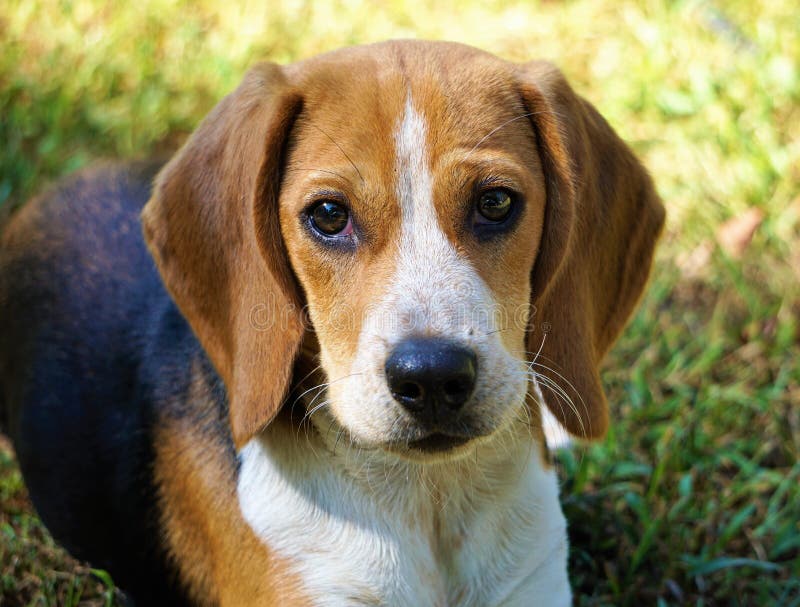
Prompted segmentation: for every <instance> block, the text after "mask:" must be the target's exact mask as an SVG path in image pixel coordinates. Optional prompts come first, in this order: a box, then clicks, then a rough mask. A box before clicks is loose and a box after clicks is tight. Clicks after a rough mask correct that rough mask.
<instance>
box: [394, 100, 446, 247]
mask: <svg viewBox="0 0 800 607" xmlns="http://www.w3.org/2000/svg"><path fill="white" fill-rule="evenodd" d="M395 144H396V146H397V148H396V152H397V169H398V171H397V172H398V184H397V190H398V191H397V195H398V197H399V199H400V209H401V211H402V217H403V237H405V239H406V240H407V239H408V238H409V237H411V240H412V241H413V236H414V227H415V224H416V227H417V228H419V229H427V230H437V231H438V226H437V225H436V211H435V209H434V207H433V179H432V177H431V173H430V170H429V168H428V160H429V159H428V154H427V129H426V127H425V121H424V119H423V118H422V116H420V115H419V114H418V113H417V111H416V110H415V109H414V104H413V102H412V101H411V95H410V94H409V95H408V97H406V105H405V110H404V112H403V121H402V123H401V124H400V128H399V129H398V130H397V134H396V135H395ZM443 236H444V235H443V234H442V237H443ZM404 244H408V243H404Z"/></svg>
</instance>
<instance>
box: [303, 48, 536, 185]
mask: <svg viewBox="0 0 800 607" xmlns="http://www.w3.org/2000/svg"><path fill="white" fill-rule="evenodd" d="M291 71H292V72H293V73H290V77H291V78H292V79H293V80H294V81H295V82H297V84H298V88H299V89H300V90H301V91H302V94H303V98H304V104H303V112H302V114H301V116H300V118H299V120H298V122H297V124H296V128H295V129H294V134H293V141H292V145H291V149H292V150H293V151H295V152H297V151H303V152H306V153H311V154H313V160H314V161H315V163H316V166H317V167H318V166H319V163H320V161H323V160H325V159H328V158H329V159H330V161H331V163H333V164H336V165H338V166H340V168H341V171H339V170H338V169H337V172H338V173H339V174H340V175H342V176H344V177H346V178H347V179H352V178H355V179H360V178H361V176H360V175H358V174H357V173H358V171H357V170H356V169H355V167H353V166H352V165H351V164H350V163H349V162H348V160H347V157H349V158H350V159H351V160H352V161H353V164H355V165H356V166H358V167H361V166H366V167H369V169H370V170H373V171H374V170H375V169H378V170H380V169H381V168H383V169H384V170H385V171H389V172H391V171H393V169H394V165H395V162H396V158H395V154H394V142H395V139H396V137H397V134H398V130H399V128H400V125H401V124H402V123H403V120H404V117H405V115H406V113H407V110H408V108H409V100H410V104H411V107H413V108H414V110H415V111H416V112H417V113H418V114H419V115H420V116H421V117H422V119H423V121H424V124H425V142H424V143H425V146H426V156H427V158H428V161H429V162H430V168H431V169H432V170H434V171H436V170H437V169H439V168H442V167H441V166H440V165H441V164H442V163H444V164H448V163H451V162H455V161H456V159H462V160H463V159H464V158H466V157H469V158H470V159H471V160H473V161H474V162H478V161H479V160H480V159H481V158H482V157H486V156H489V157H490V158H492V159H501V158H497V157H498V155H500V156H502V155H503V154H506V155H510V156H511V157H514V156H515V150H516V151H517V152H526V153H527V152H529V151H530V149H529V148H530V144H531V140H532V130H531V128H530V126H529V124H528V121H527V120H521V119H520V118H524V115H525V108H524V106H523V104H522V102H521V100H520V97H519V95H518V94H517V90H516V85H515V80H514V78H513V68H512V66H511V64H509V63H507V62H505V61H502V60H500V59H497V58H496V57H494V56H492V55H488V54H486V53H483V52H480V51H476V50H475V49H470V48H467V47H461V46H459V45H440V44H437V43H424V42H419V43H416V42H405V43H385V44H381V45H373V46H368V47H358V48H354V49H344V50H342V51H338V52H335V53H332V54H329V55H323V56H321V57H319V58H316V59H314V60H313V61H310V62H306V63H300V64H296V65H295V66H292V68H291ZM515 119H517V120H515ZM509 121H511V122H509ZM504 125H507V128H506V127H505V126H504ZM495 129H497V130H496V131H495V132H494V133H492V131H494V130H495ZM490 133H491V136H489V137H487V135H490ZM476 146H478V147H477V148H476ZM305 155H306V154H301V155H300V158H297V157H296V155H295V157H294V158H293V160H294V161H298V160H299V161H301V162H302V161H303V160H304V158H303V157H304V156H305ZM381 172H383V171H381Z"/></svg>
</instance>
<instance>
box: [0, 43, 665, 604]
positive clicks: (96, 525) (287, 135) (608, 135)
mask: <svg viewBox="0 0 800 607" xmlns="http://www.w3.org/2000/svg"><path fill="white" fill-rule="evenodd" d="M663 220H664V210H663V207H662V205H661V203H660V201H659V199H658V197H657V195H656V193H655V191H654V189H653V185H652V183H651V180H650V177H649V176H648V174H647V173H646V171H645V170H644V169H643V168H642V166H641V165H640V164H639V162H638V161H637V160H636V158H635V157H634V155H633V154H632V153H631V151H630V149H629V148H628V147H627V146H626V145H625V144H624V143H623V142H622V141H621V140H620V139H619V138H618V137H617V136H616V135H615V134H614V132H613V131H612V129H611V128H610V127H609V126H608V124H607V123H606V122H605V121H604V120H603V118H601V117H600V115H599V114H598V113H597V112H596V111H595V109H594V108H593V107H592V106H591V105H590V104H589V103H588V102H586V101H585V100H583V99H582V98H581V97H579V96H578V95H576V94H575V93H574V92H573V91H572V89H571V88H570V87H569V85H568V84H567V83H566V81H565V80H564V78H563V76H562V75H561V74H560V73H559V71H558V70H556V69H555V68H554V67H552V66H551V65H549V64H547V63H541V62H533V63H528V64H523V65H518V64H513V63H509V62H507V61H504V60H501V59H498V58H497V57H495V56H493V55H490V54H487V53H485V52H481V51H479V50H476V49H473V48H470V47H467V46H463V45H460V44H452V43H443V42H419V41H399V42H398V41H394V42H386V43H382V44H376V45H370V46H363V47H355V48H348V49H344V50H339V51H335V52H332V53H329V54H325V55H321V56H318V57H315V58H313V59H309V60H307V61H302V62H299V63H296V64H293V65H288V66H282V67H281V66H277V65H272V64H263V65H259V66H257V67H255V68H254V69H252V70H251V71H250V72H249V73H248V74H247V75H246V76H245V78H244V81H243V82H242V84H241V85H240V86H239V88H237V89H236V90H235V91H234V92H233V93H232V94H230V95H229V96H228V97H226V98H225V99H224V100H222V101H221V102H220V104H219V105H218V106H217V107H216V108H215V109H214V110H213V111H212V112H211V113H210V114H209V116H208V117H207V118H206V119H205V120H204V121H203V123H202V124H201V125H200V126H199V128H198V129H197V131H196V132H195V133H194V134H193V135H192V137H191V138H190V139H189V140H188V142H187V143H186V144H185V145H184V146H183V148H182V149H181V150H180V151H179V152H178V153H177V154H175V156H174V157H173V158H172V159H171V160H170V161H169V162H168V163H166V165H164V166H160V165H159V164H158V163H141V164H128V165H106V166H102V167H99V168H93V169H89V170H87V171H84V172H83V173H80V174H78V175H77V176H74V177H72V178H71V179H68V180H66V181H65V182H63V183H62V184H60V185H58V186H57V187H56V188H55V189H53V190H52V191H50V192H49V193H47V194H45V195H43V196H42V197H40V198H38V199H36V200H34V201H32V202H30V203H29V204H27V205H25V206H24V207H22V208H21V209H20V210H19V211H18V212H16V213H15V214H14V215H12V216H11V218H10V219H9V220H8V221H7V222H6V224H5V226H4V228H3V231H2V240H0V412H1V413H2V420H3V424H4V428H5V429H6V431H7V432H8V433H9V435H10V436H11V437H12V439H13V441H14V445H15V447H16V450H17V454H18V456H19V462H20V465H21V468H22V472H23V475H24V477H25V480H26V483H27V486H28V488H29V489H30V494H31V497H32V499H33V503H34V505H35V506H36V509H37V510H38V512H39V514H40V515H41V517H42V519H43V520H44V522H45V523H46V525H47V526H48V528H49V529H50V530H51V531H52V533H53V535H54V537H55V538H56V539H57V540H58V541H59V542H61V543H62V544H63V545H64V546H65V547H66V548H67V549H68V550H69V551H70V552H72V553H73V554H74V555H75V556H77V557H78V558H81V559H86V560H88V561H90V562H91V563H92V564H93V565H95V566H97V567H102V568H104V569H107V570H108V571H109V572H110V573H111V575H112V576H113V578H114V580H115V581H116V582H117V583H118V584H119V585H120V587H121V588H123V589H124V590H126V591H127V592H128V593H129V594H130V596H131V597H132V599H133V600H134V601H135V602H136V604H138V605H170V606H175V605H203V606H205V605H223V606H234V607H242V606H248V605H258V606H268V605H280V606H306V605H313V606H319V607H322V606H326V607H327V606H340V605H397V606H420V605H433V606H441V607H445V606H459V607H467V606H475V607H487V606H500V605H504V606H520V607H529V606H530V605H534V604H535V605H568V604H569V603H570V600H571V592H570V586H569V579H568V576H567V550H568V548H567V534H566V525H565V520H564V517H563V515H562V512H561V509H560V506H559V501H558V484H557V480H556V474H555V471H554V470H553V468H552V466H551V465H550V464H549V463H548V457H547V450H546V444H545V440H544V435H543V429H542V409H540V407H545V406H546V407H547V408H548V409H549V412H550V413H549V414H552V416H554V418H555V419H556V420H558V422H559V424H560V425H561V426H563V427H564V428H565V429H566V430H567V431H569V433H570V434H572V435H574V436H577V437H581V438H585V439H597V438H600V437H602V436H603V434H604V432H605V431H606V428H607V426H608V410H607V403H606V399H605V396H604V394H603V389H602V386H601V381H600V376H599V374H598V368H599V365H600V362H601V360H602V358H603V356H604V354H605V353H606V351H607V350H608V349H609V347H610V346H611V345H612V343H613V342H614V340H615V339H616V337H617V336H618V335H619V333H620V331H621V330H622V328H623V326H624V325H625V322H626V320H627V319H628V317H629V316H630V314H631V312H632V310H633V308H634V306H635V305H636V303H637V300H638V299H639V296H640V294H641V292H642V290H643V287H644V285H645V282H646V280H647V277H648V273H649V270H650V265H651V259H652V254H653V248H654V244H655V242H656V240H657V237H658V235H659V233H660V231H661V227H662V223H663ZM542 396H543V398H542ZM543 401H545V402H543ZM549 414H548V415H549Z"/></svg>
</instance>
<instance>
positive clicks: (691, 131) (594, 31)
mask: <svg viewBox="0 0 800 607" xmlns="http://www.w3.org/2000/svg"><path fill="white" fill-rule="evenodd" d="M112 7H113V8H112ZM241 7H245V8H241ZM397 37H422V38H437V39H452V40H460V41H463V42H467V43H471V44H474V45H476V46H479V47H481V48H484V49H486V50H489V51H492V52H495V53H498V54H500V55H501V56H504V57H506V58H508V59H512V60H518V61H522V60H526V59H529V58H548V59H551V60H552V61H554V62H555V63H557V64H558V65H559V66H560V67H561V68H562V69H563V70H564V72H565V73H566V75H567V77H568V78H569V79H570V81H571V82H572V83H573V85H574V86H575V88H576V89H577V90H578V91H579V92H580V93H581V94H583V95H584V96H586V97H587V98H589V99H590V100H591V101H592V102H593V103H594V104H595V105H596V106H597V107H598V108H599V109H600V111H601V112H602V113H603V114H604V115H605V116H606V117H607V118H608V120H609V122H610V123H611V124H612V125H613V126H614V128H615V129H617V130H618V132H620V134H621V135H622V136H623V137H624V138H625V139H626V140H627V141H629V142H630V144H631V145H632V147H633V148H634V149H635V150H636V151H637V153H638V154H639V155H640V157H641V158H642V159H643V161H644V162H645V164H646V165H647V166H648V167H649V168H650V170H651V172H652V173H653V175H654V178H655V181H656V184H657V186H658V189H659V191H660V193H661V195H662V196H663V198H664V200H665V204H666V206H667V209H668V213H669V219H668V225H667V230H666V233H665V237H664V239H663V242H662V245H661V247H660V249H659V251H658V254H657V260H656V268H655V272H654V275H653V279H652V281H651V284H650V287H649V289H648V292H647V294H646V295H645V297H644V300H643V302H642V306H641V308H640V310H639V312H638V314H637V315H636V317H635V318H634V319H633V321H632V322H631V324H630V325H629V327H628V329H627V330H626V332H625V334H624V336H623V337H622V338H621V339H620V341H619V343H618V344H617V346H616V347H615V349H614V350H613V352H612V353H611V354H610V356H609V357H608V359H607V361H606V364H605V366H604V381H605V384H606V386H607V389H608V394H609V399H610V402H611V407H612V417H613V422H612V428H611V432H610V433H609V435H608V437H607V438H606V439H605V440H604V441H603V442H601V443H598V444H594V445H588V446H577V447H575V448H573V449H572V450H569V451H565V452H562V453H560V454H559V455H558V465H559V471H560V474H561V478H562V480H563V486H562V496H563V500H562V501H563V505H564V510H565V513H566V515H567V518H568V520H569V521H570V536H571V542H572V549H571V557H570V561H571V562H570V571H571V576H572V581H573V585H574V588H575V593H576V597H577V598H576V603H577V604H578V605H649V604H658V605H769V604H774V605H800V463H798V451H800V408H798V404H800V365H798V360H799V359H800V326H799V324H800V287H799V286H798V285H800V11H799V10H797V6H796V2H795V1H794V0H773V1H767V0H756V1H749V0H732V1H730V2H716V3H715V2H707V1H702V0H686V1H674V2H656V1H647V0H646V1H640V2H633V1H619V2H610V1H607V2H600V1H596V0H575V1H571V2H559V1H550V2H541V3H536V2H520V3H511V2H501V1H498V0H490V1H488V2H477V1H468V2H464V1H463V0H438V1H426V2H414V3H408V4H407V5H406V4H404V3H402V2H398V1H397V0H388V1H387V2H383V3H380V4H378V3H375V4H362V3H360V2H357V1H356V0H338V1H333V2H322V1H315V0H290V1H287V2H282V3H268V2H264V3H241V4H238V3H231V2H223V1H222V0H200V1H196V2H190V1H188V0H187V1H185V2H167V1H166V0H138V1H137V2H135V3H133V2H131V3H114V4H111V3H105V2H102V1H101V0H82V1H80V0H75V1H66V0H62V1H58V0H7V1H6V2H5V3H4V5H3V7H2V8H0V40H2V46H1V47H0V49H1V50H0V141H2V142H3V143H2V146H0V205H5V206H13V205H16V204H19V203H21V202H22V201H24V200H25V199H26V198H27V197H28V196H30V195H31V194H32V193H33V192H35V191H36V190H37V189H39V188H41V187H42V186H43V185H44V184H46V183H47V182H48V181H51V180H52V179H54V178H55V177H57V176H59V175H63V174H65V173H68V172H70V171H72V170H74V169H76V168H78V167H80V166H84V165H86V164H88V163H89V162H91V161H92V160H94V159H96V158H101V157H106V158H107V157H122V158H132V157H142V156H146V155H149V154H152V153H157V152H161V151H164V150H169V149H174V147H175V146H176V145H178V144H179V143H180V142H181V141H182V140H183V139H184V138H185V136H186V134H187V133H189V132H190V131H191V130H192V129H193V128H194V126H195V125H196V124H197V122H198V121H199V119H200V118H201V117H202V116H203V115H204V114H205V113H206V112H207V111H208V110H209V109H210V108H211V107H212V106H213V104H214V103H215V101H217V100H218V99H219V98H220V97H221V96H222V95H223V94H224V93H225V92H227V91H229V90H230V89H231V88H232V87H233V86H234V85H235V84H236V82H237V81H238V79H239V78H240V77H241V75H242V74H243V72H244V70H245V68H246V66H248V65H250V64H252V63H253V62H254V61H256V60H257V59H264V58H268V59H272V60H274V61H279V62H287V61H292V60H295V59H298V58H302V57H307V56H309V55H312V54H315V53H317V52H320V51H323V50H327V49H331V48H335V47H338V46H342V45H345V44H352V43H357V42H367V41H374V40H381V39H385V38H397ZM78 604H84V605H112V604H121V603H120V598H119V596H118V595H117V594H116V593H115V591H114V589H113V582H112V581H111V580H110V579H109V578H108V576H107V575H105V574H104V573H103V572H96V571H95V572H93V571H92V570H90V569H89V568H88V566H86V565H83V564H80V563H76V562H75V561H73V560H71V559H70V558H69V557H68V556H67V555H66V554H65V553H64V552H63V551H62V550H60V549H59V548H58V547H57V546H56V545H55V544H54V543H53V541H52V540H51V539H50V537H49V536H48V534H47V532H46V531H45V529H44V528H43V526H42V525H41V523H40V522H39V521H38V519H37V518H36V516H35V514H34V513H33V511H32V509H31V506H30V504H29V502H28V501H27V498H26V494H25V490H24V487H23V484H22V480H21V477H20V475H19V471H18V469H17V468H16V465H15V463H14V459H13V455H12V453H11V450H10V448H9V446H8V444H7V443H0V605H3V606H6V605H7V606H9V607H12V606H13V607H16V606H23V605H36V606H40V605H78Z"/></svg>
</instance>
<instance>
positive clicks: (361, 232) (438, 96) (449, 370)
mask: <svg viewBox="0 0 800 607" xmlns="http://www.w3.org/2000/svg"><path fill="white" fill-rule="evenodd" d="M411 59H413V58H411ZM420 59H423V57H420ZM391 60H392V59H391V57H387V58H386V63H381V62H375V61H374V60H372V61H360V62H357V63H356V66H355V70H356V72H357V73H358V74H359V77H358V78H357V79H354V78H353V77H352V74H351V73H346V72H342V71H340V70H331V69H330V67H329V66H322V67H320V68H317V70H318V71H317V70H311V71H310V73H307V74H306V75H305V80H304V83H303V86H302V88H303V91H304V104H303V113H302V117H301V118H300V119H298V120H297V122H296V123H295V125H294V127H293V130H292V135H291V138H290V142H289V152H288V154H287V158H286V165H285V177H284V180H283V184H282V187H281V194H280V199H279V204H280V224H281V231H282V234H283V238H284V242H285V246H286V249H287V251H288V256H289V259H290V260H291V265H292V268H293V270H294V272H295V273H296V275H297V278H298V280H299V282H300V284H301V285H302V287H303V291H304V293H305V298H306V301H307V306H308V312H309V315H310V319H311V322H312V324H313V328H314V331H315V333H316V337H317V340H318V343H319V350H320V359H321V365H322V368H323V369H324V371H325V374H326V376H327V378H326V381H327V382H328V386H327V394H326V396H325V398H322V397H318V398H317V399H316V401H315V403H320V402H325V403H327V404H326V405H325V406H324V407H325V408H326V409H327V411H328V412H329V415H330V416H332V418H333V420H335V423H337V424H338V425H339V426H340V427H342V428H344V429H345V430H347V431H348V432H349V434H350V436H351V437H352V438H353V439H354V440H356V441H358V442H360V443H362V444H370V445H379V446H384V447H388V448H390V449H392V450H397V451H401V452H403V453H406V454H411V455H416V454H419V453H420V452H422V453H425V452H430V451H443V450H450V449H452V448H454V447H457V446H459V445H465V446H466V445H467V444H468V443H469V440H470V439H473V438H476V437H484V436H489V435H491V434H492V433H493V432H494V431H495V430H497V429H498V428H499V427H501V426H503V425H504V424H505V423H509V421H510V420H511V419H512V418H514V417H519V418H520V419H524V414H522V413H521V412H520V411H519V409H520V408H521V407H523V406H524V402H525V395H526V390H527V383H528V376H527V374H526V373H525V360H526V354H525V332H526V328H527V326H528V315H529V305H530V277H531V270H532V268H533V263H534V259H535V255H536V251H537V249H538V245H539V240H540V236H541V232H542V226H543V221H544V209H545V200H546V185H545V180H544V175H543V172H542V167H541V164H540V162H539V160H538V152H537V147H536V138H535V134H534V131H533V128H532V126H531V123H530V121H529V120H528V119H527V117H526V109H525V107H524V106H523V104H522V102H521V101H520V100H519V99H518V97H515V91H514V89H513V81H512V80H511V79H510V78H508V77H507V78H500V77H499V76H500V75H501V74H499V71H498V69H497V67H495V70H494V78H493V79H490V80H488V81H487V79H486V78H485V72H483V71H480V70H477V71H476V70H467V69H459V66H458V65H451V64H449V62H447V61H445V60H442V62H441V63H440V64H439V65H436V66H433V67H429V68H428V69H427V70H426V69H425V66H424V64H420V65H409V64H406V66H405V69H406V72H405V73H404V72H402V71H401V70H400V69H399V68H398V69H390V65H391V64H390V62H391ZM387 63H389V66H387ZM408 73H411V74H416V75H417V77H416V78H408V77H407V74H408ZM331 91H336V92H337V94H336V99H335V100H333V99H332V98H331ZM356 117H357V118H356ZM312 406H314V404H312ZM322 411H323V408H320V409H319V412H320V413H322ZM314 418H316V419H320V420H325V422H324V424H322V427H323V428H327V425H328V424H327V418H328V416H327V415H317V414H315V415H314V416H313V417H312V419H314ZM334 436H335V433H334Z"/></svg>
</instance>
